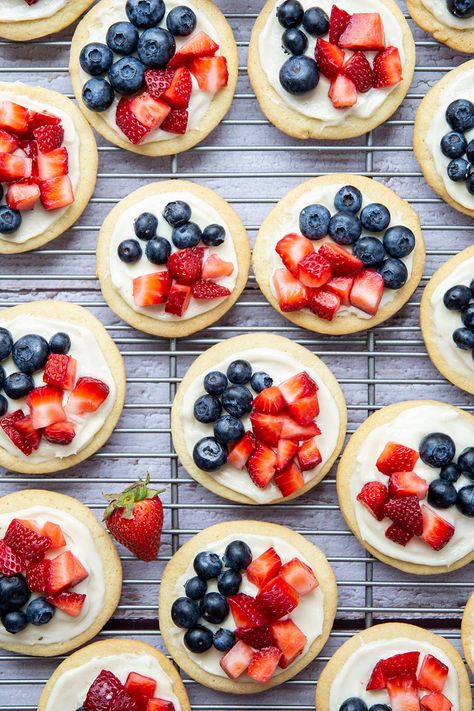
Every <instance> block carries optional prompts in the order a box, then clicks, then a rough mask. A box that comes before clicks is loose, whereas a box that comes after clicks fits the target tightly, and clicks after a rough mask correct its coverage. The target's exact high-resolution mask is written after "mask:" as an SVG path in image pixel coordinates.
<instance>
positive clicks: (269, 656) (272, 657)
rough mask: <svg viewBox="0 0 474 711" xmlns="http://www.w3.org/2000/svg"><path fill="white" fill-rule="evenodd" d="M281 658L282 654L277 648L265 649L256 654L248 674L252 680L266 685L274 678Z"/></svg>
mask: <svg viewBox="0 0 474 711" xmlns="http://www.w3.org/2000/svg"><path fill="white" fill-rule="evenodd" d="M280 657H281V652H280V650H279V649H278V648H277V647H264V648H263V649H259V650H258V652H255V654H254V656H253V657H252V660H251V662H250V664H249V666H248V668H247V674H248V675H249V677H250V678H251V679H254V680H255V681H258V682H260V683H261V684H266V683H267V681H270V679H271V678H272V676H273V673H274V671H275V669H276V668H277V666H278V662H279V660H280Z"/></svg>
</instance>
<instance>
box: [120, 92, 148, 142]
mask: <svg viewBox="0 0 474 711" xmlns="http://www.w3.org/2000/svg"><path fill="white" fill-rule="evenodd" d="M130 103H131V100H130V99H129V98H128V97H126V96H122V98H121V99H120V101H119V102H118V104H117V109H116V112H115V122H116V124H117V126H118V128H119V129H120V130H121V131H122V133H123V134H125V136H126V137H127V138H128V140H129V141H130V143H133V144H137V143H140V142H141V141H143V139H144V138H145V136H146V135H147V134H148V133H149V132H150V129H149V128H148V127H147V126H144V125H143V124H142V123H141V122H140V121H139V120H138V119H137V117H136V116H135V114H134V113H133V111H132V110H131V108H130Z"/></svg>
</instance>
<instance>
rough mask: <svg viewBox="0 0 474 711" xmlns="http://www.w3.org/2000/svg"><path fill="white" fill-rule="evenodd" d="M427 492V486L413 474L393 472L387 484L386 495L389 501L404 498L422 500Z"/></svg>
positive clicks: (419, 477)
mask: <svg viewBox="0 0 474 711" xmlns="http://www.w3.org/2000/svg"><path fill="white" fill-rule="evenodd" d="M427 492H428V484H427V483H426V481H425V480H424V479H422V478H421V476H418V474H415V472H394V473H393V474H392V476H391V477H390V480H389V483H388V494H389V496H390V498H391V499H402V498H403V497H404V496H417V497H418V498H419V499H424V498H425V496H426V494H427Z"/></svg>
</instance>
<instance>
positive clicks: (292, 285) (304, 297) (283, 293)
mask: <svg viewBox="0 0 474 711" xmlns="http://www.w3.org/2000/svg"><path fill="white" fill-rule="evenodd" d="M273 286H274V287H275V291H276V296H277V299H278V306H279V307H280V309H281V310H282V311H283V312H288V311H299V310H300V309H304V308H305V307H306V306H308V304H309V300H310V297H311V290H310V289H308V287H306V286H304V285H303V284H301V282H299V281H298V279H296V278H295V277H294V276H293V275H292V274H291V273H290V272H289V271H288V269H276V270H275V271H274V272H273Z"/></svg>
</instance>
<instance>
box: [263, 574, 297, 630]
mask: <svg viewBox="0 0 474 711" xmlns="http://www.w3.org/2000/svg"><path fill="white" fill-rule="evenodd" d="M298 599H299V596H298V593H297V592H296V590H295V589H294V588H292V587H291V585H289V584H288V583H287V582H286V580H285V579H284V578H283V577H282V575H281V574H280V575H278V576H277V577H276V578H274V579H273V580H270V582H268V583H267V584H266V585H265V586H264V587H263V588H262V589H261V590H260V592H259V593H258V595H257V597H256V603H257V605H258V607H259V609H260V610H261V611H262V613H263V615H264V616H265V617H266V619H268V620H278V619H279V618H280V617H283V616H284V615H288V614H289V613H290V612H291V611H292V610H294V609H295V607H296V606H297V605H298Z"/></svg>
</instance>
